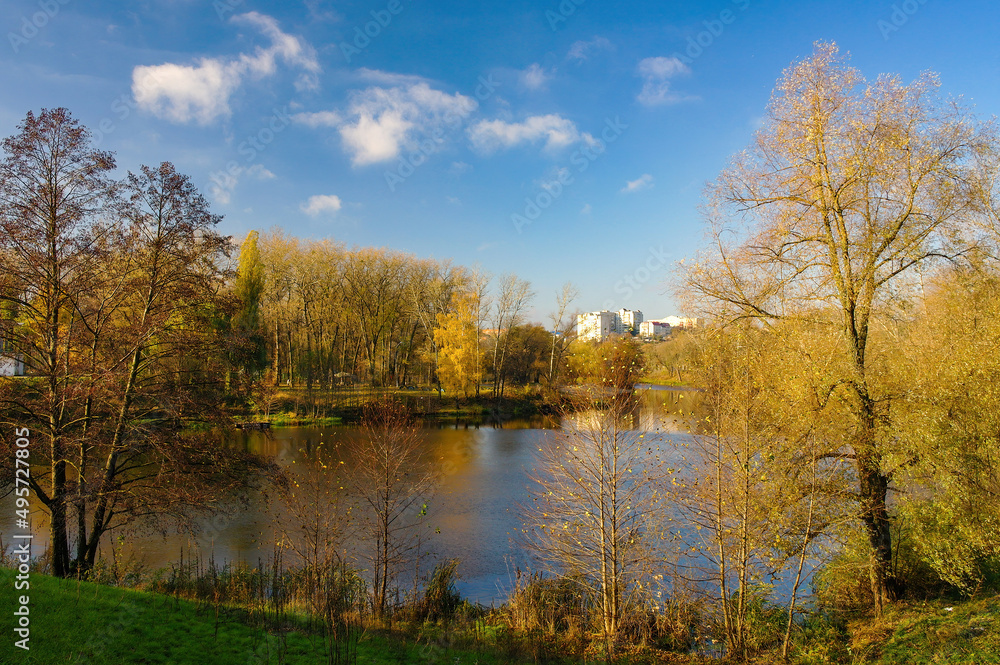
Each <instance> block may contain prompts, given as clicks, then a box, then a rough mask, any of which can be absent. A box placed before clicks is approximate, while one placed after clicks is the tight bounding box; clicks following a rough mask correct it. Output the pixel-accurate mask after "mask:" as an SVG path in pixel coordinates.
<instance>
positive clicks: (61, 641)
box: [0, 569, 1000, 665]
mask: <svg viewBox="0 0 1000 665" xmlns="http://www.w3.org/2000/svg"><path fill="white" fill-rule="evenodd" d="M13 583H14V574H13V572H12V571H10V570H7V569H0V588H4V589H12V588H13ZM20 593H24V592H18V594H20ZM27 593H28V594H29V595H30V597H31V605H30V617H31V641H30V645H31V650H30V651H29V652H25V651H23V650H21V649H17V648H15V647H14V645H13V642H14V639H13V638H12V637H11V635H10V632H9V631H8V635H7V636H6V637H5V638H4V639H3V641H2V642H0V663H5V664H7V663H10V664H12V665H13V664H18V663H32V664H36V665H37V664H49V663H67V662H69V663H101V664H105V663H106V664H108V665H117V664H119V663H163V664H172V663H177V664H178V665H181V664H184V665H188V664H191V665H197V664H200V663H205V664H206V665H230V664H232V665H237V664H238V665H247V664H253V665H264V664H268V665H270V664H272V663H302V664H312V663H317V664H318V663H332V662H358V663H376V664H380V663H451V664H456V665H457V664H461V663H470V664H472V663H479V664H483V665H486V664H490V663H573V662H591V663H599V662H602V659H601V658H600V655H599V654H596V653H593V652H592V651H589V650H584V651H576V652H575V653H574V652H572V650H567V644H568V642H567V637H566V636H557V635H553V634H548V633H547V631H523V630H522V631H520V633H521V634H519V631H518V630H517V629H514V630H512V626H510V625H509V623H508V624H507V625H505V622H504V621H498V617H501V616H503V615H504V613H505V612H506V613H511V612H514V613H516V612H517V610H516V609H514V610H512V609H510V608H502V609H500V610H494V611H492V612H487V611H479V612H478V613H476V612H473V613H471V614H469V615H467V616H465V617H464V619H463V618H459V619H453V620H452V621H451V622H445V623H442V622H440V621H429V620H426V619H425V620H423V621H422V622H416V623H413V622H410V623H408V622H406V621H402V622H395V623H394V624H393V625H392V626H391V627H385V626H375V625H374V624H372V623H371V622H368V623H367V624H366V627H364V628H359V629H358V630H357V631H356V632H355V633H354V637H355V638H356V639H355V640H353V641H350V640H349V641H348V642H350V644H351V647H350V649H351V656H352V657H350V658H346V659H345V653H344V652H343V651H344V648H345V647H344V645H343V644H341V646H340V647H339V649H340V653H339V656H340V658H341V660H337V655H338V654H337V651H338V648H337V647H336V646H335V645H334V643H333V641H332V640H331V639H330V637H329V634H328V633H324V631H323V630H321V629H317V626H316V625H315V624H310V623H309V621H308V620H307V618H306V617H305V616H304V615H297V614H294V613H281V614H278V615H272V616H267V617H262V616H260V615H259V614H258V615H255V614H254V612H253V611H249V610H248V609H247V608H245V607H241V606H236V605H228V604H226V603H224V602H212V601H211V600H205V599H204V598H203V599H201V600H191V599H186V598H182V597H179V596H177V595H171V594H164V593H157V592H152V591H138V590H132V589H122V588H118V587H112V586H103V585H99V584H93V583H89V582H77V581H75V580H61V579H57V578H53V577H49V576H45V575H40V574H32V576H31V589H30V591H29V592H27ZM3 598H4V601H5V602H4V607H3V611H4V612H5V613H7V614H8V616H10V613H11V612H13V610H14V609H16V608H15V607H14V602H13V601H14V594H13V593H7V592H5V593H4V594H3ZM508 618H509V617H508ZM629 651H630V653H627V654H623V656H622V658H620V660H619V661H618V662H621V663H675V664H679V663H709V662H719V661H711V660H708V659H704V658H696V657H693V656H690V655H685V654H682V653H677V652H667V651H660V650H654V649H639V650H629ZM354 655H356V660H354V658H353V656H354ZM779 660H780V657H779V655H778V654H777V653H776V652H770V653H761V654H759V655H758V657H757V658H756V660H755V662H757V663H772V662H778V661H779ZM724 661H725V659H723V662H724ZM789 662H791V663H798V664H801V665H806V664H819V663H844V664H848V663H849V664H851V665H862V664H865V665H868V664H870V665H890V664H892V663H917V664H919V663H927V664H930V663H955V664H959V663H1000V597H998V596H989V597H984V598H977V599H973V600H966V601H961V602H953V603H951V602H947V601H944V600H935V601H928V602H923V603H908V604H899V605H896V606H893V607H891V608H889V609H888V610H887V612H886V614H885V616H884V617H883V618H881V619H875V618H872V617H862V616H856V617H847V618H840V619H834V620H823V621H810V622H807V626H806V627H805V629H804V630H803V631H802V632H801V633H800V634H799V636H798V639H797V640H796V647H795V649H794V650H793V653H792V657H791V659H790V661H789Z"/></svg>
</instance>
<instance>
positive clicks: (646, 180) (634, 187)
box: [622, 173, 653, 194]
mask: <svg viewBox="0 0 1000 665" xmlns="http://www.w3.org/2000/svg"><path fill="white" fill-rule="evenodd" d="M652 186H653V176H651V175H649V174H648V173H644V174H643V175H641V176H640V177H639V178H638V179H637V180H632V181H630V182H628V183H626V184H625V186H624V187H623V188H622V192H623V193H625V194H631V193H632V192H638V191H641V190H643V189H647V188H649V187H652Z"/></svg>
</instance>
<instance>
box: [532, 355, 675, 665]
mask: <svg viewBox="0 0 1000 665" xmlns="http://www.w3.org/2000/svg"><path fill="white" fill-rule="evenodd" d="M606 351H607V352H608V353H607V355H606V356H605V358H604V361H603V363H602V368H601V370H600V372H599V373H598V374H597V375H596V376H594V377H593V378H594V382H593V383H591V384H590V385H589V386H587V387H586V388H585V389H584V390H582V391H581V392H580V393H578V399H577V400H575V401H574V404H573V406H572V407H570V411H569V412H567V414H566V415H565V417H564V419H563V429H562V430H560V431H559V432H558V433H557V434H555V435H554V436H553V438H552V440H551V441H550V442H549V443H548V444H547V445H546V446H545V447H543V448H542V449H541V454H540V455H541V459H540V461H539V463H538V464H537V470H536V471H535V473H533V474H532V479H533V481H534V483H535V487H534V489H533V491H532V493H531V502H530V503H529V504H528V505H527V506H525V507H524V513H523V515H524V520H525V534H526V540H527V545H528V546H529V547H530V548H531V549H532V550H533V551H534V552H535V553H536V554H537V555H538V556H539V558H540V559H541V560H542V561H543V562H545V563H546V564H547V565H548V566H549V568H550V570H551V571H552V572H554V573H555V574H557V575H578V576H580V578H581V579H582V581H583V583H584V584H585V585H587V587H588V589H589V590H590V591H591V593H592V594H593V597H594V598H595V599H596V604H597V607H598V615H599V621H600V631H601V634H602V636H603V639H604V641H605V644H606V645H607V647H608V649H609V650H610V651H611V652H613V651H614V650H615V645H616V642H617V641H618V637H619V633H620V630H621V627H622V625H623V621H624V618H625V616H626V614H627V612H628V610H629V609H630V608H634V607H636V605H637V604H638V603H639V601H640V599H641V600H645V598H642V592H641V591H642V584H643V581H644V580H646V576H647V574H650V573H651V571H652V569H653V568H654V567H655V564H656V562H657V559H658V557H657V555H656V553H657V546H658V543H659V540H660V539H659V528H660V525H662V523H663V514H662V509H663V508H664V495H663V494H662V492H661V488H660V482H661V480H662V477H663V475H664V469H663V467H662V465H661V464H660V463H659V460H658V455H659V450H658V443H657V436H656V434H655V433H654V432H653V431H652V430H649V429H647V428H645V427H643V426H642V424H641V423H636V422H635V420H634V418H633V415H634V410H635V406H636V402H635V390H634V385H635V382H636V380H637V378H638V377H639V376H641V373H642V364H641V354H640V353H639V351H638V349H637V348H636V345H635V344H634V343H633V342H631V341H630V340H617V341H616V342H615V343H613V344H609V345H608V347H606Z"/></svg>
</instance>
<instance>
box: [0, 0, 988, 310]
mask: <svg viewBox="0 0 1000 665" xmlns="http://www.w3.org/2000/svg"><path fill="white" fill-rule="evenodd" d="M998 18H1000V9H998V8H997V7H996V5H995V3H988V2H962V3H955V2H949V3H946V2H943V1H942V0H924V1H923V2H921V1H920V0H908V1H907V2H865V3H861V2H837V1H824V2H763V1H760V0H717V1H711V2H698V3H693V2H689V3H664V2H655V1H649V2H646V1H634V2H616V3H611V2H601V1H599V0H563V1H562V2H560V1H559V0H551V1H548V2H546V1H537V2H527V1H522V0H508V1H506V2H482V3H465V2H456V1H451V0H444V1H435V2H430V1H429V0H367V1H364V2H354V1H350V2H336V3H330V2H321V1H319V0H307V1H305V2H281V3H278V2H254V1H251V0H217V1H215V2H212V1H211V0H197V1H195V0H144V1H139V2H129V3H125V2H117V3H112V2H99V1H97V2H84V1H82V0H5V2H3V4H2V5H0V30H2V34H3V35H4V39H3V42H2V43H0V90H3V94H2V95H0V135H2V136H9V135H11V134H13V133H14V132H15V131H16V126H17V123H18V122H19V121H20V120H22V119H23V117H24V115H25V113H26V112H27V111H29V110H34V111H37V110H39V109H41V108H44V107H56V106H65V107H68V108H69V109H70V110H71V111H72V112H73V114H74V115H75V117H77V118H78V119H79V120H81V121H82V122H83V123H84V124H86V125H87V126H89V127H90V128H91V129H92V130H94V133H95V136H96V137H97V138H98V140H99V142H100V145H101V146H102V147H104V148H106V149H109V150H113V151H115V152H116V153H117V157H118V163H119V166H120V167H122V169H133V170H135V169H137V168H138V166H139V165H140V164H156V163H159V162H160V161H171V162H173V163H174V164H175V165H176V166H177V167H178V169H179V170H180V171H181V172H184V173H187V174H189V175H190V176H191V177H192V178H193V179H194V181H195V182H196V183H197V184H199V186H201V188H202V189H203V191H205V193H206V194H207V195H208V196H209V198H210V199H211V200H212V202H213V209H214V210H215V211H216V212H218V213H221V214H223V215H224V216H225V220H224V222H223V228H222V231H223V232H224V233H227V234H232V235H233V236H235V237H237V238H242V237H244V236H245V235H246V233H247V231H249V230H250V229H259V230H267V229H269V228H271V227H274V226H280V227H282V228H284V229H285V230H286V231H287V232H289V233H291V234H294V235H298V236H301V237H314V238H320V237H332V238H335V239H337V240H339V241H342V242H344V243H346V244H347V245H348V246H353V245H360V246H367V245H374V246H384V247H390V248H393V249H398V250H402V251H407V252H411V253H414V254H417V255H419V256H434V257H438V258H452V259H454V261H455V262H456V263H460V264H464V265H470V266H471V265H473V264H477V263H478V264H480V265H481V266H482V267H483V268H485V269H487V270H489V271H491V272H493V273H495V274H500V273H504V272H514V273H516V274H518V275H519V276H520V277H522V278H525V279H528V280H530V281H531V282H532V284H533V285H534V288H535V290H536V292H537V297H536V300H535V314H536V318H538V319H539V320H541V319H542V317H543V316H544V314H545V313H546V312H548V311H549V310H550V309H551V307H552V303H554V300H555V294H556V292H557V290H558V289H559V287H560V286H561V285H562V284H563V283H564V282H566V281H571V282H573V283H574V284H576V285H577V287H578V288H579V289H580V292H581V296H580V298H579V299H578V300H577V301H576V303H575V305H576V306H578V307H579V308H580V309H583V310H595V309H601V308H613V309H618V308H620V307H628V308H632V309H641V310H643V312H645V314H646V316H647V318H650V317H657V316H664V315H668V314H672V313H674V312H675V310H676V309H677V307H676V304H675V303H674V302H673V300H672V298H671V296H670V294H669V290H668V287H667V285H666V281H667V280H668V279H669V277H670V274H671V270H672V267H673V265H674V263H675V262H676V261H678V260H680V259H681V258H683V257H685V256H689V255H691V254H692V253H693V252H694V250H695V249H696V248H697V246H698V245H699V243H700V242H701V239H702V227H701V222H700V218H699V214H698V210H697V207H698V204H699V201H700V196H701V192H702V189H703V187H704V184H705V182H706V181H708V180H711V179H712V178H714V177H715V176H716V175H717V174H718V172H719V171H720V170H721V169H722V168H723V167H724V165H725V164H726V161H727V159H728V158H729V156H730V155H732V154H733V153H734V152H736V151H737V150H739V149H741V148H742V147H744V146H746V145H747V143H748V142H749V140H750V137H751V134H752V132H753V131H754V128H755V126H756V125H757V123H758V122H759V119H760V117H761V115H762V114H763V111H764V109H765V106H766V104H767V102H768V99H769V98H770V95H771V91H772V89H773V87H774V84H775V81H776V80H777V79H778V77H779V76H780V75H781V72H782V70H783V69H784V68H785V67H787V66H788V65H789V64H791V63H792V62H793V61H795V60H798V59H801V58H804V57H806V56H808V55H809V54H810V53H811V52H812V44H813V42H815V41H817V40H832V41H836V42H837V43H838V44H839V46H840V47H841V50H842V51H848V52H850V54H851V58H852V64H853V65H855V66H856V67H859V68H860V69H861V70H862V72H863V73H864V74H865V75H866V76H868V77H871V78H873V77H875V76H876V75H878V74H880V73H884V72H891V73H898V74H900V75H901V76H902V77H903V78H904V79H906V80H911V79H913V78H915V77H916V76H917V75H918V74H919V73H920V72H922V71H925V70H933V71H936V72H938V73H939V74H940V76H941V83H942V89H943V92H944V93H945V94H947V95H954V96H958V95H962V96H964V97H965V98H966V99H967V100H968V101H970V102H972V103H973V104H974V105H975V108H976V110H977V111H978V113H980V114H981V115H983V116H992V115H995V114H997V113H998V112H1000V92H998V91H1000V86H998V83H1000V47H998V43H1000V42H998V40H997V39H996V36H995V32H996V28H997V26H998ZM366 33H367V34H366Z"/></svg>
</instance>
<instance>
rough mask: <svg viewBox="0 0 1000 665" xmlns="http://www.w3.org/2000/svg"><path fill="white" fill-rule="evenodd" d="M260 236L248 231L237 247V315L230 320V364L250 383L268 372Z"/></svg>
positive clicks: (235, 295)
mask: <svg viewBox="0 0 1000 665" xmlns="http://www.w3.org/2000/svg"><path fill="white" fill-rule="evenodd" d="M258 237H259V234H258V233H257V232H256V231H250V233H248V234H247V237H246V239H245V240H244V241H243V244H242V245H241V246H240V256H239V263H238V265H237V268H236V279H235V280H234V281H233V296H234V298H235V300H236V302H235V303H234V306H235V307H236V312H235V314H234V315H233V316H232V318H231V324H230V335H231V337H232V341H231V347H230V352H229V356H230V362H231V363H232V364H233V367H234V368H236V370H237V371H238V372H239V373H240V375H241V376H242V377H243V378H244V379H245V380H246V381H247V382H252V381H255V380H256V379H258V378H259V377H260V375H261V374H262V373H263V371H264V370H265V369H266V368H267V349H266V346H265V344H266V340H265V337H264V334H263V331H262V328H261V325H262V320H261V303H262V300H263V296H264V286H265V282H264V264H263V262H262V261H261V256H260V248H259V247H258Z"/></svg>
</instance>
